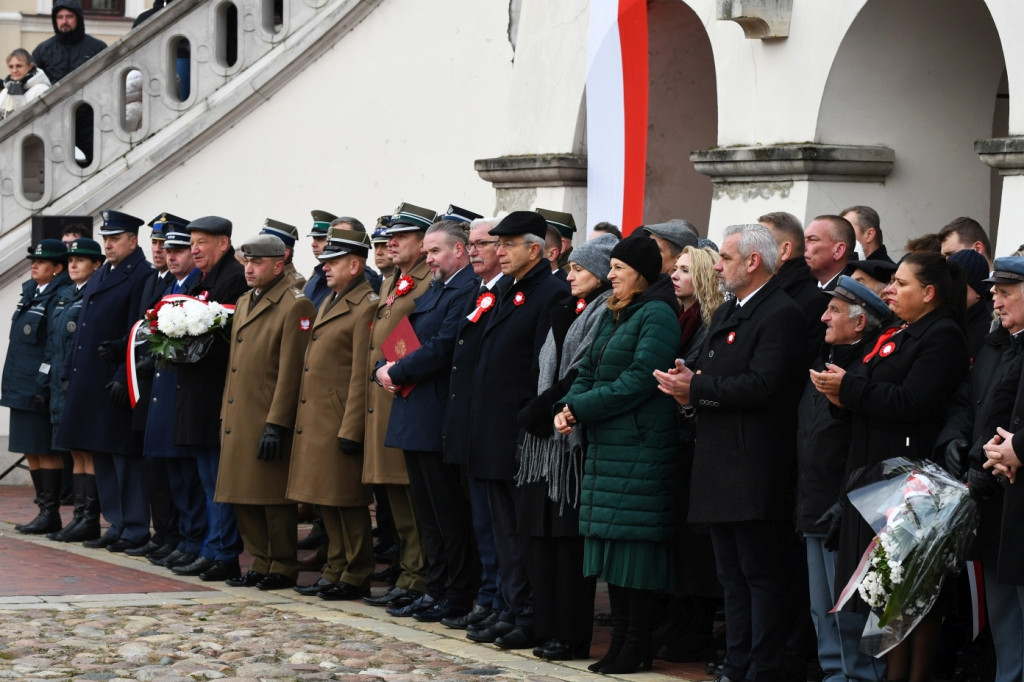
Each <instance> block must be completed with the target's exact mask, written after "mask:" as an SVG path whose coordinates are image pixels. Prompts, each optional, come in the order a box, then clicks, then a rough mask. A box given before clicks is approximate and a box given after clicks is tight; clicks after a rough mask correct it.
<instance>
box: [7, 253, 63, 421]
mask: <svg viewBox="0 0 1024 682" xmlns="http://www.w3.org/2000/svg"><path fill="white" fill-rule="evenodd" d="M68 282H69V280H68V275H67V273H66V272H61V273H60V274H59V275H57V276H56V277H54V278H53V281H52V282H50V283H49V284H48V285H47V287H46V290H45V291H43V293H41V294H38V295H37V294H36V283H35V281H33V280H31V279H30V280H28V281H26V282H23V283H22V285H21V300H20V301H19V302H18V307H17V308H16V309H15V310H14V317H12V318H11V333H10V336H9V337H8V346H7V359H6V361H5V362H4V373H3V383H2V387H0V405H3V406H4V407H11V408H14V409H16V410H31V409H33V408H32V396H34V395H36V394H37V393H38V394H40V395H45V394H46V392H47V390H48V385H47V383H46V382H40V381H39V372H40V370H41V368H42V367H43V365H44V361H45V358H46V341H47V335H48V330H49V321H50V319H51V317H52V315H53V309H54V307H55V306H56V305H57V301H58V300H60V299H61V297H62V296H63V295H65V294H66V293H67V292H66V286H67V283H68ZM57 371H58V372H59V371H60V370H59V368H58V370H57Z"/></svg>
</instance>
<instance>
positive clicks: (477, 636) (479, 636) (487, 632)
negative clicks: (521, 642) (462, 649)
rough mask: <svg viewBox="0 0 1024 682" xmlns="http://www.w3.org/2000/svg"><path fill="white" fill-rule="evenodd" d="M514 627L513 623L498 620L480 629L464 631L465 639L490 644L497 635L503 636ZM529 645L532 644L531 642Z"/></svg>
mask: <svg viewBox="0 0 1024 682" xmlns="http://www.w3.org/2000/svg"><path fill="white" fill-rule="evenodd" d="M515 629H516V626H515V624H514V623H506V622H505V621H503V620H499V621H497V622H496V623H494V625H491V626H490V627H488V628H484V629H482V630H476V629H474V630H468V631H467V632H466V639H469V640H471V641H474V642H481V643H482V644H490V643H492V642H494V641H495V640H497V639H498V638H499V637H503V636H504V635H507V634H508V633H510V632H512V631H513V630H515ZM530 646H533V644H532V643H531V645H530Z"/></svg>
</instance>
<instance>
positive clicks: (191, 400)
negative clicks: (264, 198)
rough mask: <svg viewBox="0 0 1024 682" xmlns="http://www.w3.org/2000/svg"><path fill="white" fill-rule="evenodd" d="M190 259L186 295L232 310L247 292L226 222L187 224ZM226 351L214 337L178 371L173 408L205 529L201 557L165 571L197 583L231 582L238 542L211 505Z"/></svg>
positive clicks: (231, 525) (225, 507) (220, 509)
mask: <svg viewBox="0 0 1024 682" xmlns="http://www.w3.org/2000/svg"><path fill="white" fill-rule="evenodd" d="M188 230H189V233H190V235H191V242H192V258H193V260H194V261H195V265H196V267H197V268H199V270H200V272H202V273H203V276H202V278H201V279H200V280H199V281H198V282H197V283H196V284H195V286H193V287H192V289H191V290H190V291H189V295H191V296H195V297H196V298H198V299H200V300H203V301H217V302H218V303H221V304H223V305H234V303H235V301H237V300H238V297H239V296H241V295H242V294H243V293H244V292H245V291H246V290H247V289H248V285H246V283H245V270H244V268H243V267H242V264H241V263H239V262H238V260H236V259H235V249H234V247H233V246H231V221H230V220H227V219H226V218H221V217H219V216H205V217H203V218H198V219H196V220H193V221H192V222H191V223H189V224H188ZM229 351H230V346H229V344H228V342H227V341H226V340H224V339H221V338H217V339H216V340H215V341H214V344H213V346H212V347H211V348H210V350H209V352H208V353H207V354H206V356H205V357H203V358H202V359H201V360H200V361H199V362H196V363H194V364H182V365H179V366H178V386H179V387H180V390H179V392H178V399H177V401H176V402H175V404H174V444H175V445H177V446H179V447H189V446H192V447H195V448H198V452H199V454H197V456H196V466H197V467H198V469H199V480H200V481H201V482H202V486H203V492H204V494H205V496H206V514H207V530H206V540H205V542H204V543H203V553H202V555H201V556H199V557H193V561H191V562H190V563H187V564H186V563H179V564H178V565H175V566H172V567H171V570H172V571H174V572H175V573H177V574H178V575H197V576H199V578H200V580H207V581H209V580H227V579H237V578H238V576H239V574H240V569H239V566H238V555H239V554H241V552H242V539H241V537H240V536H239V534H238V523H237V522H236V521H235V513H234V510H233V509H232V508H231V505H230V504H222V503H220V502H214V501H213V494H214V491H215V490H216V487H217V472H218V470H219V469H220V408H221V398H222V396H223V394H224V381H225V376H226V370H227V365H228V355H229Z"/></svg>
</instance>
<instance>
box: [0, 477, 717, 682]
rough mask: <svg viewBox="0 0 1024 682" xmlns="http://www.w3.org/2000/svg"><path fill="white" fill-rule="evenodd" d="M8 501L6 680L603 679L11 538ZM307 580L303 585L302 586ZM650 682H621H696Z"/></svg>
mask: <svg viewBox="0 0 1024 682" xmlns="http://www.w3.org/2000/svg"><path fill="white" fill-rule="evenodd" d="M6 488H8V486H4V488H0V519H2V520H0V680H2V679H17V680H69V679H73V680H168V681H171V682H173V681H175V680H182V681H185V680H189V681H195V680H214V679H244V680H469V679H485V680H487V679H493V680H538V681H540V680H596V679H601V676H598V675H595V674H592V673H590V672H589V671H587V669H586V666H587V665H588V664H589V663H590V662H591V661H571V662H565V663H554V662H547V661H542V660H540V659H537V658H535V657H533V656H532V655H531V653H530V651H529V650H524V651H517V652H511V651H502V650H500V649H498V648H496V647H494V646H491V645H481V644H474V643H472V642H470V641H469V640H467V639H465V635H464V633H463V632H461V631H456V630H451V629H448V628H445V627H444V626H442V625H440V624H437V623H432V624H427V623H417V622H416V621H413V620H411V619H404V618H403V619H397V618H392V617H390V616H387V615H386V614H385V613H384V610H383V609H379V608H376V607H372V606H368V605H365V604H362V603H361V602H325V601H323V600H320V599H317V598H315V597H302V596H300V595H298V594H297V593H295V592H294V591H292V590H281V591H274V592H261V591H259V590H256V589H253V588H232V587H228V586H227V585H224V584H223V583H204V582H201V581H200V580H198V579H197V578H179V577H177V576H173V575H172V574H170V573H168V572H167V571H166V569H161V568H157V567H154V566H152V565H151V564H149V562H148V561H145V560H144V559H136V558H132V557H126V556H124V555H122V554H112V553H110V552H106V551H103V550H89V549H85V548H83V547H81V546H80V545H67V544H61V543H54V542H50V541H49V540H46V539H45V538H41V537H29V536H23V535H19V534H17V533H15V532H14V531H13V527H12V524H11V523H10V521H11V520H12V517H11V516H10V515H7V514H5V513H4V511H5V510H4V507H5V506H6V505H7V504H10V500H9V499H8V500H4V499H3V498H4V497H7V495H8V493H7V490H6ZM29 499H30V498H29ZM14 520H19V521H20V520H22V519H17V518H16V519H14ZM243 568H244V567H243ZM312 579H315V574H310V573H306V574H304V575H303V580H302V582H310V581H311V580H312ZM377 589H378V590H380V589H382V588H379V587H378V588H377ZM602 634H603V633H602ZM602 648H603V647H602ZM595 653H598V655H599V653H600V652H599V651H598V652H595ZM655 668H656V670H657V672H649V673H641V674H636V675H629V676H623V679H632V680H637V681H638V682H647V681H653V680H679V679H681V678H690V679H700V678H702V677H704V676H703V675H700V674H699V673H698V674H685V672H684V671H682V670H681V669H680V667H679V666H678V665H676V666H669V665H668V664H664V663H662V662H658V663H656V666H655ZM665 672H668V673H670V674H671V676H669V675H664V674H660V673H665ZM686 672H689V671H686Z"/></svg>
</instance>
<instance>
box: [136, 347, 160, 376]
mask: <svg viewBox="0 0 1024 682" xmlns="http://www.w3.org/2000/svg"><path fill="white" fill-rule="evenodd" d="M155 368H156V358H155V357H154V356H153V354H152V353H142V354H141V355H140V356H139V357H138V358H136V359H135V373H136V374H137V375H138V376H139V377H140V378H143V379H150V378H152V377H153V370H154V369H155Z"/></svg>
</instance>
